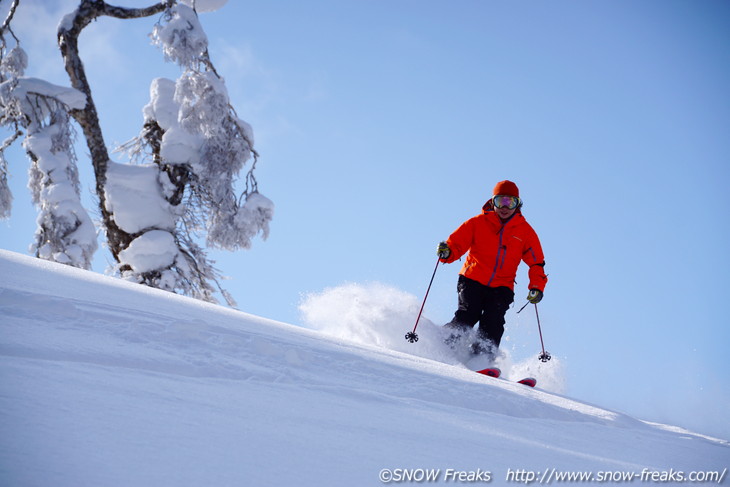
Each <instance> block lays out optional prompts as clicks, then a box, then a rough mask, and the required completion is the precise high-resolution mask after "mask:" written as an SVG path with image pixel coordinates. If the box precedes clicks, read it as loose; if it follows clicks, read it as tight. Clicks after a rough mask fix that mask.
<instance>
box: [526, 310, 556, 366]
mask: <svg viewBox="0 0 730 487" xmlns="http://www.w3.org/2000/svg"><path fill="white" fill-rule="evenodd" d="M520 311H521V310H520ZM535 316H537V331H538V332H540V345H542V353H541V354H540V355H538V356H537V358H539V359H540V362H547V361H548V360H550V359H551V358H552V357H551V356H550V353H548V352H546V351H545V342H543V340H542V327H541V326H540V313H538V312H537V303H535Z"/></svg>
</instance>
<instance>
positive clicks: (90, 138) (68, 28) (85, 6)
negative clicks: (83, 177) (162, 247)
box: [58, 0, 175, 261]
mask: <svg viewBox="0 0 730 487" xmlns="http://www.w3.org/2000/svg"><path fill="white" fill-rule="evenodd" d="M174 3H175V2H174V0H167V1H164V2H160V3H158V4H155V5H153V6H151V7H147V8H121V7H114V6H111V5H108V4H107V3H106V2H105V1H103V0H82V1H81V4H80V5H79V8H78V9H77V10H76V11H75V12H74V13H72V14H70V15H68V16H67V17H65V18H64V20H63V21H62V22H61V25H60V26H59V28H58V45H59V47H60V48H61V55H62V56H63V60H64V63H65V67H66V72H67V73H68V76H69V78H70V80H71V86H73V87H74V88H76V89H77V90H79V91H81V92H82V93H84V94H85V95H86V106H85V107H84V109H82V110H72V111H71V116H73V117H74V119H75V120H76V122H78V124H79V125H80V126H81V129H82V131H83V133H84V137H85V138H86V144H87V145H88V147H89V153H90V154H91V163H92V165H93V167H94V176H95V178H96V195H97V197H98V198H99V209H100V211H101V216H102V223H103V225H104V228H105V229H106V236H107V237H106V238H107V243H108V246H109V250H110V251H111V253H112V255H113V256H114V258H115V259H116V260H117V261H119V258H118V255H119V252H121V251H122V250H124V249H125V248H127V246H129V244H130V242H131V241H132V240H133V239H134V236H132V235H130V234H129V233H127V232H125V231H124V230H122V229H121V228H119V226H118V225H117V224H116V222H115V221H114V218H113V216H114V215H113V214H112V213H111V212H110V211H109V210H108V209H107V206H106V195H105V193H104V187H105V185H106V173H107V167H108V165H109V152H108V151H107V148H106V144H105V143H104V135H103V133H102V130H101V125H100V123H99V116H98V114H97V112H96V105H95V104H94V99H93V98H92V96H91V87H90V86H89V82H88V80H87V79H86V72H85V70H84V64H83V63H82V61H81V57H80V56H79V46H78V39H79V35H80V34H81V31H82V30H83V29H84V28H85V27H86V26H87V25H89V24H90V23H91V21H93V20H95V19H96V18H98V17H100V16H110V17H116V18H121V19H130V18H140V17H148V16H150V15H154V14H157V13H160V12H162V11H163V10H165V9H166V8H168V7H169V6H171V5H172V4H174Z"/></svg>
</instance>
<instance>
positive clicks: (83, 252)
mask: <svg viewBox="0 0 730 487" xmlns="http://www.w3.org/2000/svg"><path fill="white" fill-rule="evenodd" d="M18 3H19V0H14V1H13V5H12V7H11V10H10V14H9V15H8V19H6V21H5V23H4V24H3V26H2V28H3V30H2V35H3V36H5V34H6V33H10V34H12V31H11V30H10V20H11V18H12V13H13V12H14V11H15V9H16V8H17V6H18ZM223 3H225V0H207V1H205V2H203V1H201V0H184V1H181V2H180V3H179V4H178V2H176V1H175V0H166V1H163V2H160V3H157V4H155V5H152V6H150V7H147V8H121V7H115V6H112V5H109V4H107V3H106V2H105V1H102V0H81V1H80V3H79V7H78V8H77V9H76V10H75V11H74V12H72V13H70V14H68V15H67V16H65V17H64V18H63V19H62V21H61V23H60V25H59V28H58V43H59V47H60V48H61V53H62V55H63V59H64V63H65V67H66V72H67V73H68V75H69V79H70V81H71V86H72V88H65V89H64V88H61V87H58V86H55V85H50V84H49V83H46V84H45V85H44V86H43V89H41V90H38V89H31V88H29V86H30V85H33V86H38V85H41V84H42V83H43V82H41V81H40V80H28V79H26V78H22V70H23V69H22V68H24V66H25V64H24V63H25V62H26V58H25V56H24V53H22V51H18V49H19V47H15V48H14V49H6V47H7V46H6V43H5V39H4V37H3V39H2V46H1V47H2V53H1V54H2V66H1V69H2V74H1V76H2V79H0V81H1V82H2V85H1V87H2V91H1V92H0V97H1V98H0V103H1V104H2V106H0V110H2V114H1V115H2V119H0V121H1V122H2V123H3V124H4V125H6V126H9V127H11V128H12V129H13V131H14V132H13V135H11V136H10V137H9V138H8V140H7V141H6V142H5V144H3V146H2V149H4V148H6V147H7V146H8V145H9V144H10V143H12V141H13V140H15V138H17V137H19V136H20V135H22V133H23V130H25V131H26V137H25V140H24V143H23V144H24V147H25V149H26V152H27V153H28V155H29V156H30V158H31V160H32V161H33V165H32V169H31V187H32V188H33V195H34V201H36V204H38V205H39V208H41V218H39V230H38V237H37V241H36V244H35V246H34V248H35V250H36V254H37V255H38V256H39V257H42V258H46V259H50V260H56V261H59V262H64V263H69V264H72V265H77V266H79V267H86V268H88V267H89V265H90V258H91V254H92V253H93V251H94V249H95V245H96V239H95V238H91V239H90V238H89V237H90V235H93V233H94V232H93V227H92V226H91V225H90V224H89V223H90V220H88V215H86V213H85V212H83V208H81V205H80V203H79V202H78V194H79V191H78V186H79V184H78V175H77V171H76V165H75V160H76V158H75V156H74V153H73V149H72V148H73V144H72V140H73V139H72V135H73V127H72V126H71V125H70V123H69V122H70V119H71V118H72V119H73V120H75V121H76V122H77V123H78V125H79V126H80V127H81V131H82V132H83V135H84V138H85V139H86V143H87V146H88V149H89V153H90V157H91V163H92V166H93V169H94V175H95V179H96V197H97V199H98V201H99V211H100V214H101V226H102V230H103V232H104V235H105V236H106V241H107V246H108V248H109V250H110V251H111V253H112V255H113V256H114V258H115V259H116V261H117V264H116V265H115V266H114V270H115V271H116V272H118V273H119V274H120V275H121V276H122V277H123V278H125V279H128V280H132V281H135V282H140V283H144V284H147V285H150V286H154V287H158V288H161V289H165V290H169V291H175V292H181V293H184V294H187V295H191V296H195V297H198V298H201V299H205V300H214V298H213V294H214V292H215V291H216V288H217V289H218V290H219V291H220V292H221V293H222V294H223V295H224V297H225V299H226V300H227V301H228V302H229V304H234V303H233V300H232V298H231V297H230V296H229V295H228V294H227V293H226V292H225V291H224V290H223V289H221V288H220V286H219V285H218V279H219V274H218V272H217V271H216V270H215V268H214V267H213V265H212V262H211V261H210V260H209V259H208V257H207V255H206V252H205V250H204V248H203V247H202V246H201V243H202V242H200V241H201V240H202V238H203V237H204V239H205V244H206V245H207V246H210V247H217V248H222V249H227V250H237V249H242V248H243V249H247V248H250V246H251V240H252V239H253V238H254V237H255V236H256V235H259V234H261V235H262V237H263V238H266V237H267V236H268V232H269V222H270V220H271V218H272V217H273V203H272V202H271V201H270V200H269V199H268V198H266V197H264V196H263V195H261V194H260V193H259V192H258V186H257V182H256V178H255V176H254V169H255V167H256V161H257V159H258V154H257V153H256V151H255V150H254V148H253V131H252V129H251V127H250V126H249V125H248V124H247V123H246V122H244V121H243V120H241V119H240V118H238V116H237V115H236V113H235V111H234V109H233V108H232V106H231V104H230V100H229V98H228V93H227V90H226V87H225V82H224V80H223V78H222V77H220V76H219V74H218V73H217V72H216V70H215V68H214V66H213V63H212V61H211V59H210V57H209V55H208V40H207V36H206V35H205V32H204V31H203V28H202V26H201V24H200V22H199V21H198V16H197V13H196V10H195V9H196V7H202V8H204V9H206V10H214V9H216V8H218V7H220V6H221V5H222V4H223ZM159 13H162V18H161V20H160V21H159V22H158V23H157V24H156V25H155V26H154V29H153V32H152V35H151V37H152V39H153V42H154V43H155V44H156V45H158V46H159V47H160V48H161V50H162V51H163V53H164V57H165V59H166V60H169V61H173V62H175V63H177V64H178V65H179V66H180V68H181V75H180V77H179V78H178V79H177V80H174V81H173V80H169V79H164V78H158V79H155V80H153V81H152V85H151V88H150V95H151V96H150V102H149V103H148V105H147V106H145V107H144V109H143V117H144V120H143V128H142V131H141V133H140V134H139V135H138V136H137V137H136V138H134V139H132V140H131V141H129V142H128V143H126V144H124V145H123V146H122V147H120V148H119V149H118V151H120V152H126V153H128V154H129V155H130V156H131V159H132V162H133V164H121V163H117V162H113V161H112V160H111V159H110V157H109V153H108V150H107V147H106V144H105V143H104V137H103V133H102V129H101V126H100V123H99V117H98V115H97V112H96V107H95V104H94V99H93V96H92V90H91V87H90V86H89V83H88V81H87V78H86V74H85V71H84V66H83V63H82V61H81V58H80V56H79V50H78V38H79V35H80V34H81V32H82V30H83V29H84V28H85V27H86V26H87V25H89V23H90V22H92V21H93V20H95V19H97V18H98V17H101V16H110V17H116V18H122V19H126V18H140V17H147V16H150V15H154V14H159ZM13 38H15V36H14V35H13ZM16 42H17V39H16ZM38 97H41V98H38ZM39 117H41V118H39ZM1 152H2V151H0V153H1ZM247 166H248V168H247ZM246 168H247V172H246V174H245V177H244V178H243V184H244V185H245V187H244V188H243V190H242V192H241V193H240V194H238V193H237V190H236V187H235V185H236V180H237V178H238V176H239V174H241V172H242V171H243V170H244V169H246ZM6 175H7V163H6V161H5V159H4V158H3V157H2V156H0V217H3V216H7V214H9V211H10V203H11V198H10V195H9V191H8V190H7V182H6ZM61 185H63V187H61ZM74 195H75V198H76V199H75V201H76V206H73V205H71V204H70V203H69V202H68V201H69V200H70V199H71V196H74ZM61 198H63V199H62V200H61ZM53 205H56V206H53ZM48 208H52V210H51V209H48ZM79 210H81V211H79ZM44 211H45V212H46V213H45V214H44V213H43V212H44ZM84 215H86V220H84V218H83V216H84ZM70 216H74V217H75V218H76V219H75V220H74V219H72V218H71V217H70ZM90 230H92V231H91V233H89V232H90ZM90 240H91V241H93V243H94V246H93V247H92V246H90V245H88V243H89V241H90ZM82 243H86V244H87V245H86V246H83V245H82Z"/></svg>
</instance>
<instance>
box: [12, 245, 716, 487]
mask: <svg viewBox="0 0 730 487" xmlns="http://www.w3.org/2000/svg"><path fill="white" fill-rule="evenodd" d="M0 276H2V277H1V278H0V485H3V486H51V485H52V486H54V487H63V486H69V487H70V486H227V485H230V486H249V485H282V486H290V485H298V486H330V485H331V486H335V485H337V486H339V485H348V486H360V485H363V486H366V485H382V483H381V480H380V477H379V476H380V475H383V476H384V479H386V480H388V475H389V474H390V475H391V478H392V479H394V480H402V476H403V475H410V474H413V475H416V477H418V476H419V475H425V472H430V473H431V475H437V480H435V481H433V482H431V483H437V484H441V483H443V484H454V483H456V484H459V483H482V482H483V481H484V480H487V479H490V480H491V484H492V485H505V484H507V483H508V480H512V481H516V482H519V481H522V483H525V482H524V481H526V480H529V479H531V478H532V477H530V475H538V474H539V475H542V474H544V473H549V475H551V476H552V475H557V474H559V473H560V472H563V471H566V472H587V473H590V474H591V475H594V476H595V475H600V474H601V473H605V472H610V473H612V474H616V472H618V473H620V474H624V473H627V474H630V473H635V474H636V475H641V473H642V471H644V472H646V473H645V474H644V475H649V471H654V472H658V473H659V474H662V473H663V474H665V475H668V474H671V473H672V472H674V475H676V474H677V473H678V472H682V473H683V474H689V473H690V472H707V471H710V472H719V473H720V474H721V475H724V477H723V479H724V478H725V477H726V476H727V475H726V470H725V469H726V467H727V466H728V464H730V445H729V444H728V442H726V441H723V440H718V439H713V438H708V437H704V436H700V435H696V434H693V433H690V432H688V431H684V430H680V429H678V428H672V427H668V426H662V425H656V424H649V423H647V422H643V421H640V420H637V419H634V418H631V417H629V416H626V415H624V414H621V413H619V412H615V411H608V410H605V409H602V408H600V407H597V406H592V405H589V404H584V403H580V402H577V401H574V400H571V399H570V398H567V397H564V396H561V395H557V394H553V393H548V392H545V391H542V390H538V389H534V390H533V389H529V388H527V387H524V386H521V385H517V384H514V383H512V382H509V381H505V380H498V379H491V378H487V377H482V376H479V375H478V374H475V373H473V372H470V371H468V370H466V369H465V368H463V367H460V366H457V365H451V364H445V363H441V362H438V361H435V360H431V359H428V358H424V357H419V356H415V355H410V354H407V353H403V352H400V351H394V350H389V349H387V348H382V347H376V346H372V347H368V346H364V345H362V344H358V343H354V342H352V341H347V340H344V339H342V338H337V337H332V336H330V335H327V334H325V333H323V332H320V331H312V330H308V329H303V328H300V327H296V326H292V325H287V324H284V323H278V322H274V321H270V320H267V319H264V318H259V317H256V316H251V315H248V314H246V313H242V312H238V311H234V310H231V309H228V308H223V307H219V306H215V305H211V304H207V303H203V302H199V301H195V300H192V299H188V298H184V297H180V296H176V295H173V294H170V293H165V292H162V291H158V290H154V289H149V288H145V287H142V286H139V285H136V284H130V283H126V282H123V281H120V280H117V279H112V278H108V277H105V276H100V275H98V274H94V273H91V272H86V271H81V270H78V269H74V268H70V267H65V266H62V265H58V264H53V263H49V262H45V261H40V260H37V259H32V258H29V257H26V256H21V255H19V254H14V253H11V252H7V251H2V250H0ZM310 311H311V310H310ZM398 326H401V325H400V324H399V325H398ZM599 386H600V385H597V387H599ZM383 469H390V470H386V471H384V470H383ZM398 469H424V470H421V471H419V470H412V471H411V470H408V471H401V470H398ZM431 469H434V470H431ZM435 469H438V471H437V470H435ZM447 469H454V470H459V471H465V472H471V474H466V475H464V476H463V477H462V478H461V480H460V479H459V478H458V477H457V478H456V479H454V478H453V475H452V476H451V477H448V476H447ZM520 471H521V472H522V473H520ZM381 472H383V473H381ZM723 472H724V473H723ZM520 475H522V477H519V476H520ZM553 478H555V477H553ZM594 478H595V477H594ZM675 478H676V477H675ZM637 479H638V477H637ZM401 483H411V482H401ZM582 483H585V482H582Z"/></svg>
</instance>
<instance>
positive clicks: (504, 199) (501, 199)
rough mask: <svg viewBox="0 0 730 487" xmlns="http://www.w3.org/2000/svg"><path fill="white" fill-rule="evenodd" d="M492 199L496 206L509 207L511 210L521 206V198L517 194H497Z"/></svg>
mask: <svg viewBox="0 0 730 487" xmlns="http://www.w3.org/2000/svg"><path fill="white" fill-rule="evenodd" d="M492 201H493V202H494V207H495V208H509V209H510V210H514V209H515V208H517V207H518V206H520V199H519V198H518V197H517V196H503V195H497V196H495V197H494V198H492Z"/></svg>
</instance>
